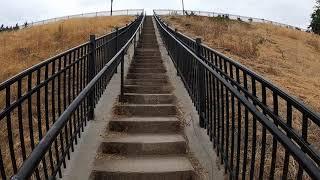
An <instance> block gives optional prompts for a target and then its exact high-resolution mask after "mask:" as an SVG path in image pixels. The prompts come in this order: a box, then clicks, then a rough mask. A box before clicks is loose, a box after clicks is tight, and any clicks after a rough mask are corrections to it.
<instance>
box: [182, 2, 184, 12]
mask: <svg viewBox="0 0 320 180" xmlns="http://www.w3.org/2000/svg"><path fill="white" fill-rule="evenodd" d="M182 14H183V15H184V3H183V0H182Z"/></svg>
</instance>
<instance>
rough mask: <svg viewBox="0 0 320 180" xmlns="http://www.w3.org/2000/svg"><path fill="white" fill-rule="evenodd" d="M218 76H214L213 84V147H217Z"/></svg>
mask: <svg viewBox="0 0 320 180" xmlns="http://www.w3.org/2000/svg"><path fill="white" fill-rule="evenodd" d="M216 81H217V80H216V78H215V77H214V78H213V82H212V86H213V148H216V145H217V109H218V105H217V96H216V93H217V86H216Z"/></svg>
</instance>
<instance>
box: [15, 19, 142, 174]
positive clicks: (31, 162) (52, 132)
mask: <svg viewBox="0 0 320 180" xmlns="http://www.w3.org/2000/svg"><path fill="white" fill-rule="evenodd" d="M141 15H142V16H143V19H142V20H141V22H140V24H139V26H138V27H137V29H136V31H135V32H134V34H133V35H132V36H131V38H130V39H129V40H128V41H127V43H126V44H125V45H124V46H123V47H122V48H121V49H120V50H119V51H118V53H117V54H116V55H115V56H114V57H113V58H112V59H111V60H110V61H109V62H108V63H107V64H106V65H105V66H104V67H103V68H102V69H101V70H100V72H99V73H98V74H97V75H96V76H95V77H94V78H93V79H92V80H91V81H90V82H89V83H88V85H87V86H86V87H85V88H84V89H83V90H82V91H81V92H80V93H79V95H78V96H77V97H76V98H75V99H74V100H73V101H72V103H71V104H70V105H69V106H68V107H67V108H66V110H65V111H64V112H63V113H62V114H61V116H60V117H59V118H58V119H57V121H56V122H55V123H54V124H53V125H52V127H51V128H50V129H49V131H48V132H47V133H46V135H45V136H44V137H43V138H42V139H41V140H40V142H39V144H38V145H37V146H36V147H35V148H34V150H33V151H32V152H31V154H30V156H29V157H28V158H27V159H26V161H24V162H23V164H22V166H21V168H20V170H19V171H18V173H17V174H16V175H14V176H13V177H12V178H11V179H12V180H22V179H25V178H27V177H28V176H29V175H30V174H29V173H30V172H31V171H32V170H33V169H35V167H36V166H37V165H38V163H39V162H40V161H41V158H42V157H43V155H45V153H46V151H47V149H48V148H50V146H51V144H52V143H53V142H54V140H55V138H56V137H57V136H58V135H59V133H60V130H61V129H62V128H63V127H64V125H65V123H67V121H68V118H69V117H70V116H71V115H72V113H73V112H75V110H76V109H77V107H78V106H79V104H80V103H81V102H82V101H83V100H84V98H86V96H87V94H88V93H89V92H90V91H91V89H92V88H93V87H94V85H95V84H96V83H97V82H98V80H99V79H100V78H101V77H102V76H103V74H104V73H105V72H106V71H107V70H108V68H109V67H110V65H111V64H112V63H114V61H116V60H117V58H119V55H121V54H122V53H123V52H124V51H125V50H126V48H127V47H128V46H129V44H130V43H131V42H132V40H133V38H134V37H135V36H136V34H137V32H138V31H139V28H141V25H142V23H143V20H144V19H145V15H144V14H143V13H142V14H141ZM140 17H141V16H140Z"/></svg>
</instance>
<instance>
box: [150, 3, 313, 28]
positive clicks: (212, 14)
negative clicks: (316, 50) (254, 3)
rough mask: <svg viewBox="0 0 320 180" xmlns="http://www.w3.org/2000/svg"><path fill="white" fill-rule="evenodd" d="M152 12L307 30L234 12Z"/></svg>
mask: <svg viewBox="0 0 320 180" xmlns="http://www.w3.org/2000/svg"><path fill="white" fill-rule="evenodd" d="M154 12H155V13H156V14H157V15H185V14H188V15H196V16H207V17H227V18H229V19H232V20H240V21H244V22H248V23H267V24H273V25H276V26H280V27H286V28H289V29H295V30H299V31H305V32H309V31H308V30H307V29H303V28H300V27H295V26H291V25H288V24H283V23H279V22H275V21H270V20H266V19H260V18H253V17H247V16H240V15H234V14H224V13H217V12H209V11H192V10H185V11H184V13H185V14H183V11H182V10H170V9H157V10H154Z"/></svg>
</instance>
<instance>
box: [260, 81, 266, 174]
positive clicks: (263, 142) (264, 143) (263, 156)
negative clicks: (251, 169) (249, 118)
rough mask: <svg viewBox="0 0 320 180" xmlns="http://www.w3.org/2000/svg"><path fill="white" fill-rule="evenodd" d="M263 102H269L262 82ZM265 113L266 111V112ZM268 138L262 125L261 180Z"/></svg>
mask: <svg viewBox="0 0 320 180" xmlns="http://www.w3.org/2000/svg"><path fill="white" fill-rule="evenodd" d="M262 103H263V104H264V105H266V104H267V92H266V86H265V85H264V84H262ZM264 114H265V112H264ZM266 138H267V130H266V128H265V127H264V126H263V127H262V140H261V144H262V145H261V158H260V171H259V180H262V179H263V177H264V164H265V155H266Z"/></svg>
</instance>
